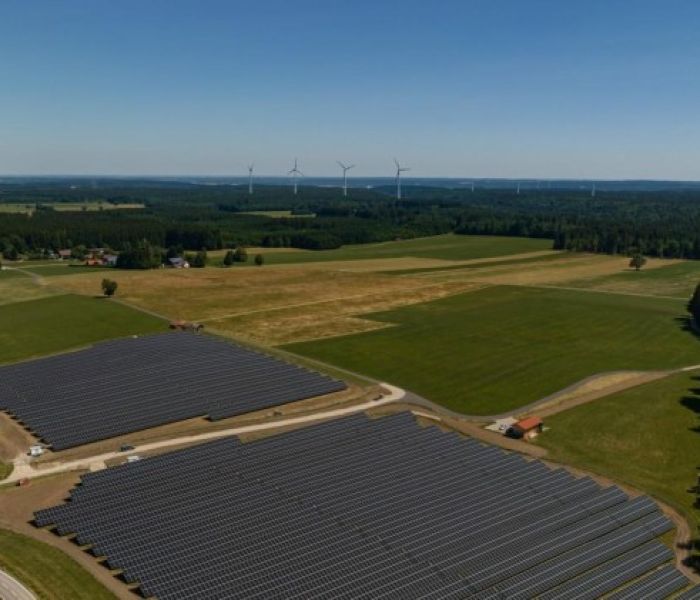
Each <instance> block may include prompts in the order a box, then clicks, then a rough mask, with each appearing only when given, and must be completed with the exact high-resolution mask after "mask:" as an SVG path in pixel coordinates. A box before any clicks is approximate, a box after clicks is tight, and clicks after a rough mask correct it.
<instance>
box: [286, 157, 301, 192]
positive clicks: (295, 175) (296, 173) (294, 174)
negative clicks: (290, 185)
mask: <svg viewBox="0 0 700 600" xmlns="http://www.w3.org/2000/svg"><path fill="white" fill-rule="evenodd" d="M287 175H291V176H292V179H293V181H294V195H295V196H296V195H297V178H298V177H299V175H301V176H302V177H303V176H304V174H303V173H302V172H301V171H300V170H299V169H298V168H297V159H296V158H295V159H294V168H293V169H292V170H291V171H289V173H287Z"/></svg>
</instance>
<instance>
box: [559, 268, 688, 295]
mask: <svg viewBox="0 0 700 600" xmlns="http://www.w3.org/2000/svg"><path fill="white" fill-rule="evenodd" d="M699 282H700V261H697V260H695V261H693V260H689V261H684V262H677V263H675V264H670V265H667V266H664V267H663V268H660V269H646V268H645V269H642V270H641V271H639V272H635V271H632V270H628V271H625V272H621V273H614V274H611V275H605V276H602V277H594V278H590V279H581V280H579V281H576V282H573V283H572V286H573V287H580V288H586V289H595V290H604V291H610V292H618V293H633V294H649V295H652V296H672V297H677V298H689V297H690V295H691V294H692V293H693V290H694V289H695V286H696V285H697V284H698V283H699Z"/></svg>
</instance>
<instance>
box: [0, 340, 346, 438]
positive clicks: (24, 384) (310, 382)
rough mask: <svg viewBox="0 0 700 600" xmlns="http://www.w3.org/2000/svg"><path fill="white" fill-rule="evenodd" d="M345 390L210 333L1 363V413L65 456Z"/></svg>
mask: <svg viewBox="0 0 700 600" xmlns="http://www.w3.org/2000/svg"><path fill="white" fill-rule="evenodd" d="M345 387H346V386H345V384H344V383H343V382H341V381H336V380H334V379H331V378H329V377H326V376H324V375H321V374H319V373H315V372H312V371H309V370H307V369H303V368H301V367H298V366H296V365H292V364H289V363H286V362H284V361H281V360H278V359H276V358H273V357H271V356H268V355H265V354H261V353H258V352H254V351H252V350H248V349H246V348H243V347H241V346H236V345H233V344H230V343H228V342H224V341H222V340H217V339H216V338H213V337H211V336H206V335H195V334H190V333H165V334H159V335H150V336H145V337H139V338H125V339H119V340H112V341H108V342H103V343H100V344H97V345H95V346H93V347H91V348H88V349H85V350H80V351H77V352H71V353H67V354H61V355H59V356H52V357H48V358H43V359H39V360H32V361H28V362H23V363H17V364H13V365H7V366H3V367H0V410H5V411H6V412H8V413H9V414H11V415H12V416H14V417H15V418H17V419H18V420H19V421H21V422H22V423H24V424H25V426H27V428H29V429H30V430H31V431H32V432H33V433H34V434H35V435H36V436H37V437H38V438H40V439H43V440H44V441H46V442H47V443H49V444H50V445H51V446H52V447H53V448H54V450H62V449H64V448H69V447H72V446H80V445H82V444H86V443H88V442H93V441H96V440H101V439H106V438H110V437H114V436H117V435H122V434H126V433H130V432H133V431H138V430H141V429H147V428H149V427H155V426H157V425H163V424H165V423H170V422H173V421H180V420H183V419H189V418H193V417H198V416H205V415H206V416H208V417H210V418H211V419H222V418H226V417H232V416H234V415H238V414H242V413H247V412H251V411H255V410H260V409H263V408H268V407H271V406H276V405H279V404H284V403H288V402H294V401H297V400H303V399H305V398H311V397H314V396H320V395H323V394H328V393H331V392H336V391H340V390H342V389H345Z"/></svg>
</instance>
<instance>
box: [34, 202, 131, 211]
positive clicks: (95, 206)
mask: <svg viewBox="0 0 700 600" xmlns="http://www.w3.org/2000/svg"><path fill="white" fill-rule="evenodd" d="M42 206H43V207H45V208H52V209H53V210H55V211H58V212H80V211H96V210H137V209H141V208H144V205H143V204H136V203H132V204H113V203H111V202H50V203H42Z"/></svg>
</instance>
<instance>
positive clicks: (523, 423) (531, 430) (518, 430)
mask: <svg viewBox="0 0 700 600" xmlns="http://www.w3.org/2000/svg"><path fill="white" fill-rule="evenodd" d="M542 426H543V423H542V419H540V418H539V417H527V418H526V419H522V420H520V421H518V422H517V423H514V424H513V425H511V426H510V428H509V429H508V431H507V432H506V435H508V437H513V438H517V439H526V440H530V439H532V438H534V437H536V436H537V434H539V433H542Z"/></svg>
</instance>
